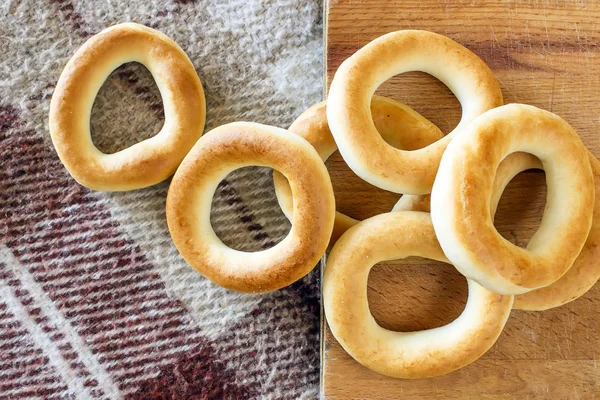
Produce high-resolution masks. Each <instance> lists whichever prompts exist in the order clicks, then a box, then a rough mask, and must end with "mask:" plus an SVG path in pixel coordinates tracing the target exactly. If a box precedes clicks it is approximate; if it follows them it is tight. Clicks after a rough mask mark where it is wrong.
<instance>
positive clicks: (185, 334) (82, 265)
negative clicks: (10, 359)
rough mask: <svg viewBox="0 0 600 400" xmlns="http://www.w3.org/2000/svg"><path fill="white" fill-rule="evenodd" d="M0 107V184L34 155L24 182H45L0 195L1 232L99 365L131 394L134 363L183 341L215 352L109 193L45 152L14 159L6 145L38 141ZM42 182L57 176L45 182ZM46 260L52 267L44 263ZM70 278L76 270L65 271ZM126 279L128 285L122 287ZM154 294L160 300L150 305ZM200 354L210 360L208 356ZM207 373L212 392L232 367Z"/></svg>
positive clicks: (161, 357)
mask: <svg viewBox="0 0 600 400" xmlns="http://www.w3.org/2000/svg"><path fill="white" fill-rule="evenodd" d="M2 115H5V117H4V120H7V121H8V120H10V121H12V122H10V123H7V125H9V124H10V126H11V127H13V128H12V129H8V130H5V131H1V132H0V159H3V160H4V159H6V160H7V163H6V167H5V168H3V169H1V170H0V188H3V187H6V186H8V185H7V184H10V183H11V182H13V181H14V180H16V179H22V175H23V173H22V171H23V169H22V168H21V165H28V164H29V163H30V161H31V160H32V159H35V163H36V166H35V168H32V169H31V170H33V171H35V173H31V174H30V173H29V172H26V174H28V175H31V176H28V180H29V182H30V183H28V185H31V186H32V187H34V188H35V187H36V185H38V184H39V185H41V184H44V185H45V186H44V193H42V194H40V193H38V192H37V191H36V190H23V191H21V190H19V186H18V185H15V186H12V187H11V193H12V195H13V196H15V197H17V198H16V199H15V198H11V197H10V196H9V198H5V197H3V198H0V209H2V210H3V211H5V210H6V212H3V213H1V214H0V229H1V232H6V233H8V235H7V236H6V238H5V241H6V245H7V247H8V248H9V249H10V250H11V251H12V253H13V254H14V255H15V256H16V257H17V258H18V259H19V260H20V263H21V264H22V267H23V268H26V269H27V270H28V271H29V273H30V274H31V275H32V276H33V279H34V280H35V282H37V283H38V284H39V285H40V286H41V288H42V289H43V290H44V291H45V292H46V294H47V295H48V297H49V298H50V299H51V300H52V301H53V303H54V305H55V306H56V308H57V310H58V311H59V312H60V313H62V315H64V316H65V318H66V319H67V320H68V321H69V322H70V324H71V325H72V326H73V327H74V328H75V331H76V332H77V333H78V334H79V335H80V336H81V337H82V338H83V339H84V341H85V343H86V346H88V347H89V349H90V351H91V352H92V354H95V355H96V357H97V358H98V360H100V364H101V365H102V364H106V363H110V364H107V365H108V366H109V367H110V368H105V369H109V370H110V371H111V372H110V375H111V376H112V377H113V379H114V381H115V382H118V383H117V384H118V385H119V387H120V389H121V390H122V391H123V392H124V393H125V394H127V393H130V392H134V391H135V390H136V387H135V386H134V385H131V383H130V382H129V383H128V381H126V380H125V379H126V378H124V377H125V376H126V375H128V374H132V373H134V372H135V373H137V374H138V376H140V375H139V371H146V372H148V371H150V372H151V371H156V372H157V373H158V372H159V371H160V368H162V367H161V366H163V365H165V364H170V363H172V362H175V360H177V359H178V358H180V357H182V356H183V355H185V354H188V353H189V351H190V348H191V349H193V351H196V352H198V354H206V355H207V357H208V356H211V357H212V353H210V351H209V350H205V349H204V347H205V346H210V344H208V343H207V342H206V340H205V339H203V338H202V337H201V335H200V334H199V333H198V331H197V330H196V329H195V328H194V327H193V325H192V324H191V320H190V319H189V316H188V314H187V310H186V309H185V307H184V306H183V304H181V302H179V301H177V300H174V299H171V298H169V296H168V295H167V292H166V290H165V287H164V284H163V282H162V280H161V278H160V276H159V275H158V274H157V272H156V268H158V267H156V266H154V265H152V263H150V262H149V261H148V260H147V259H146V258H145V257H143V254H142V251H141V249H140V248H139V247H138V246H137V245H136V244H135V243H134V242H132V241H131V240H130V239H129V238H128V237H127V236H126V234H125V231H124V230H123V229H121V228H120V226H119V225H118V224H113V223H107V221H112V217H111V213H110V210H109V208H108V207H109V204H108V201H107V200H105V199H103V198H102V197H101V195H98V194H96V193H93V192H89V191H88V190H87V189H85V188H83V187H81V186H80V185H79V184H77V183H76V182H75V181H74V180H72V179H71V178H69V177H68V175H66V174H65V172H64V168H63V166H62V165H61V164H60V162H59V160H58V157H56V155H55V154H54V152H52V151H46V150H44V151H42V150H40V151H39V152H37V153H35V154H31V153H29V152H22V153H20V155H19V156H18V158H17V159H15V158H14V156H13V154H12V153H11V149H12V148H14V147H15V146H16V147H18V144H19V143H23V142H24V141H26V142H27V143H29V144H30V145H31V144H38V143H41V142H42V139H41V138H40V137H38V136H36V134H35V133H34V132H32V131H28V130H24V129H22V128H20V126H19V122H18V121H16V122H15V121H14V118H12V117H13V116H14V111H12V110H9V109H7V108H2V107H0V118H2ZM6 115H8V116H6ZM9 117H10V118H9ZM11 118H12V120H11ZM0 120H1V119H0ZM47 182H54V183H55V184H54V185H46V183H47ZM64 218H70V220H69V223H68V224H64V223H63V222H61V220H62V219H64ZM23 224H26V225H28V226H36V227H41V226H43V227H44V233H43V235H39V229H28V230H22V229H19V228H17V226H22V225H23ZM67 229H68V231H69V234H68V236H67V237H66V238H63V233H64V232H63V230H67ZM74 230H75V231H78V232H79V236H78V237H77V236H75V237H74V235H73V231H74ZM11 232H13V233H12V234H11ZM15 234H16V236H15ZM64 246H69V250H68V251H65V247H64ZM95 252H104V253H102V256H103V257H96V255H95V254H94V253H95ZM88 253H89V254H88ZM74 255H75V256H74ZM88 255H89V257H88ZM49 264H51V265H52V268H47V265H49ZM161 268H168V266H161ZM72 276H77V278H76V279H69V277H72ZM106 277H110V278H109V279H110V283H109V284H107V285H103V284H100V285H99V286H98V285H97V284H96V283H95V282H96V281H98V280H104V279H106ZM90 283H91V284H90ZM123 284H131V285H132V286H131V287H130V288H129V287H128V288H127V289H128V290H126V291H122V290H120V288H121V287H122V285H123ZM69 287H70V289H71V290H70V291H68V289H69ZM86 293H90V294H91V293H94V296H86V295H85V294H86ZM96 293H99V294H98V295H96ZM73 295H75V297H73ZM129 296H135V298H136V299H137V301H133V302H132V301H129V300H128V298H129ZM161 298H163V299H165V300H166V301H165V302H164V303H159V305H158V306H157V305H156V303H155V304H151V302H152V301H155V300H158V299H161ZM73 299H77V301H73ZM148 327H151V328H152V329H151V330H148V329H146V328H148ZM115 338H119V340H114V339H115ZM160 340H167V342H168V345H166V344H159V345H158V346H153V343H156V342H157V341H160ZM105 343H106V345H104V344H105ZM65 350H66V349H65ZM207 351H208V353H207ZM138 357H139V358H138ZM67 358H70V357H67ZM69 361H71V360H69ZM79 361H81V360H78V359H73V360H72V362H71V364H70V365H72V366H77V363H78V362H79ZM202 362H204V363H207V364H213V363H214V362H215V361H214V359H213V358H210V359H206V360H202ZM211 371H212V374H213V375H211V381H210V385H209V386H210V387H211V390H212V391H215V392H218V391H221V393H228V392H227V389H226V388H227V387H228V385H229V380H230V379H229V377H230V375H229V374H230V373H229V372H228V371H227V370H226V368H225V367H224V366H221V367H219V368H217V369H214V370H211ZM92 378H93V377H92ZM170 384H171V385H174V386H176V385H177V383H176V382H170ZM235 390H236V391H239V390H242V391H243V390H245V389H243V388H242V389H239V388H235Z"/></svg>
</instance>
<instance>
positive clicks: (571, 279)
mask: <svg viewBox="0 0 600 400" xmlns="http://www.w3.org/2000/svg"><path fill="white" fill-rule="evenodd" d="M515 156H518V157H515ZM588 157H589V160H590V165H591V167H592V172H593V174H594V188H595V189H594V190H595V198H596V199H598V198H600V162H598V159H597V158H596V157H594V155H593V154H591V153H590V152H588ZM507 162H508V163H507ZM503 167H504V168H503ZM527 169H542V165H541V163H540V162H539V160H538V159H537V158H535V157H533V156H532V155H530V154H526V153H517V154H511V155H510V156H508V157H507V158H506V159H505V160H504V161H502V164H500V168H498V173H497V174H496V181H495V183H494V186H495V189H494V197H496V198H497V199H496V200H492V205H495V204H497V203H498V200H499V199H500V195H501V194H502V192H503V191H504V189H505V188H506V186H507V185H508V183H509V182H510V181H511V180H512V179H513V178H514V177H515V176H516V175H517V174H518V173H520V172H522V171H525V170H527ZM495 211H496V210H495V206H494V208H493V209H492V215H494V214H495ZM599 260H600V202H599V201H595V202H594V213H593V220H592V228H591V229H590V233H589V235H588V237H587V239H586V241H585V244H584V246H583V249H582V250H581V253H579V256H578V257H577V259H576V260H575V262H574V263H573V266H572V267H571V268H569V270H568V271H567V272H566V273H565V274H564V275H563V276H561V277H560V278H559V279H558V280H557V281H556V282H554V283H552V284H550V285H548V286H546V287H543V288H540V289H536V290H532V291H530V292H527V293H524V294H520V295H518V296H515V303H514V305H513V308H517V309H520V310H532V311H541V310H547V309H550V308H554V307H559V306H562V305H563V304H566V303H568V302H570V301H573V300H575V299H577V298H579V297H581V296H583V295H584V294H585V293H586V292H587V291H588V290H590V289H591V288H592V286H594V284H595V283H596V282H597V281H598V279H599V278H600V262H599Z"/></svg>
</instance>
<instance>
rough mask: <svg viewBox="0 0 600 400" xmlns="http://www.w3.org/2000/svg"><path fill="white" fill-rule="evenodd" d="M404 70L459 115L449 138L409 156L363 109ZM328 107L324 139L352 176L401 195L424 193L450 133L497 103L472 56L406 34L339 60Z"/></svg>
mask: <svg viewBox="0 0 600 400" xmlns="http://www.w3.org/2000/svg"><path fill="white" fill-rule="evenodd" d="M408 71H422V72H426V73H428V74H431V75H433V76H434V77H436V78H438V79H439V80H440V81H442V82H443V83H444V84H445V85H446V86H448V88H450V90H451V91H452V92H453V93H454V94H455V95H456V97H457V98H458V100H459V102H460V104H461V106H462V109H463V113H462V119H461V121H460V123H459V124H458V126H457V127H456V128H455V129H454V130H453V131H452V132H450V133H449V134H448V135H447V136H445V137H444V138H442V139H440V140H438V141H437V142H435V143H433V144H430V145H429V146H426V147H424V148H422V149H419V150H413V151H407V150H400V149H396V148H394V147H392V146H390V145H389V144H388V143H386V141H385V140H384V139H383V138H382V137H381V135H379V133H378V132H377V128H376V127H375V125H374V124H373V118H372V116H371V112H370V109H369V103H370V101H371V97H372V96H373V93H375V90H376V89H377V87H378V86H379V85H381V84H382V83H383V82H384V81H386V80H387V79H389V78H391V77H393V76H394V75H397V74H401V73H403V72H408ZM328 102H329V107H328V109H327V119H328V121H329V126H330V128H331V132H332V133H333V136H334V137H335V141H336V143H337V145H338V147H339V150H340V153H341V154H342V157H343V158H344V160H345V161H346V163H347V164H348V166H349V167H350V168H351V169H352V171H354V173H355V174H356V175H358V176H360V177H361V178H362V179H364V180H365V181H367V182H369V183H370V184H372V185H375V186H377V187H380V188H382V189H386V190H389V191H392V192H395V193H407V194H426V193H430V192H431V187H432V185H433V181H434V179H435V175H436V172H437V169H438V166H439V162H440V158H441V157H442V154H443V152H444V150H445V149H446V146H447V145H448V143H450V141H451V140H452V138H453V137H454V136H455V134H456V132H458V131H460V129H461V128H462V127H463V126H464V125H465V124H467V123H469V122H470V121H472V120H473V119H474V118H476V117H477V116H479V115H481V114H482V113H483V112H485V111H487V110H489V109H491V108H494V107H498V106H501V105H502V104H503V101H502V92H501V90H500V86H499V85H498V81H497V80H496V78H495V77H494V75H493V73H492V71H491V70H490V69H489V68H488V66H487V65H486V64H485V63H484V62H483V61H482V60H481V59H480V58H479V57H477V56H476V55H475V54H473V53H472V52H471V51H469V50H468V49H466V48H465V47H463V46H461V45H460V44H458V43H456V42H455V41H453V40H451V39H449V38H447V37H445V36H442V35H438V34H435V33H432V32H427V31H413V30H407V31H398V32H392V33H389V34H387V35H383V36H381V37H379V38H377V39H375V40H373V41H372V42H370V43H369V44H367V45H366V46H364V47H363V48H361V49H360V50H358V51H357V52H356V53H354V55H352V56H351V57H350V58H348V59H347V60H346V61H344V62H343V63H342V65H341V66H340V67H339V69H338V70H337V71H336V73H335V76H334V78H333V81H332V83H331V87H330V89H329V96H328Z"/></svg>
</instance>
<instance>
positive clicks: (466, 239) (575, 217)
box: [431, 104, 594, 294]
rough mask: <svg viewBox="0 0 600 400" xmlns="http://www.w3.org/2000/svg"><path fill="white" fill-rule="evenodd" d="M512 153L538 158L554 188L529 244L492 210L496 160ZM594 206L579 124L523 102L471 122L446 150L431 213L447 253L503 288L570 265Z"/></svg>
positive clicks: (543, 282) (551, 278)
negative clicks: (510, 235)
mask: <svg viewBox="0 0 600 400" xmlns="http://www.w3.org/2000/svg"><path fill="white" fill-rule="evenodd" d="M514 152H525V153H530V154H533V155H534V156H536V157H537V158H539V160H540V161H541V163H542V166H543V168H544V171H545V172H546V184H547V187H548V194H547V199H546V209H545V212H544V216H543V218H542V222H541V224H540V227H539V229H538V231H537V232H536V233H535V235H534V236H533V237H532V238H531V240H530V241H529V244H528V245H527V247H526V248H521V247H518V246H516V245H514V244H512V243H510V242H509V241H508V240H506V239H504V238H503V237H502V236H501V235H500V234H499V233H498V231H497V230H496V229H495V228H494V223H493V218H492V213H491V204H492V198H493V192H494V179H495V176H496V171H497V169H498V165H499V164H500V162H501V161H502V160H503V159H504V158H505V157H506V156H507V155H509V154H511V153H514ZM593 209H594V178H593V175H592V169H591V167H590V162H589V156H588V151H587V150H586V148H585V147H584V146H583V143H582V142H581V140H580V139H579V137H578V136H577V134H576V133H575V131H574V130H573V129H572V128H571V127H570V126H569V124H567V123H566V122H565V121H564V120H563V119H562V118H560V117H558V116H557V115H555V114H552V113H550V112H548V111H544V110H540V109H538V108H536V107H533V106H526V105H521V104H509V105H506V106H502V107H498V108H496V109H493V110H490V111H488V112H486V113H485V114H483V115H481V116H480V117H478V118H477V119H475V120H474V121H473V122H472V123H471V124H469V125H468V126H465V127H464V128H463V129H462V131H461V132H460V134H459V135H457V136H456V137H455V138H454V140H453V141H452V142H451V143H450V145H449V146H448V148H447V149H446V152H445V153H444V156H443V157H442V161H441V163H440V169H439V172H438V175H437V178H436V180H435V184H434V185H433V191H432V193H431V218H432V220H433V225H434V227H435V231H436V234H437V237H438V239H439V241H440V244H441V246H442V249H444V253H445V254H446V256H447V257H448V259H450V261H451V262H452V264H453V265H454V266H455V267H456V268H457V269H458V270H459V271H460V272H461V273H462V274H463V275H465V276H466V277H467V278H470V279H472V280H475V281H476V282H478V283H479V284H480V285H482V286H485V287H486V288H487V289H489V290H493V291H495V292H497V293H502V294H521V293H525V292H528V291H530V290H532V289H537V288H540V287H543V286H547V285H550V284H551V283H553V282H555V281H556V280H558V279H559V278H560V277H561V276H562V275H563V274H564V273H565V272H567V270H568V269H569V268H570V267H571V265H573V262H574V261H575V259H576V258H577V256H578V255H579V253H580V251H581V249H582V248H583V246H584V243H585V241H586V239H587V237H588V233H589V231H590V227H591V224H592V211H593ZM557 232H560V234H557Z"/></svg>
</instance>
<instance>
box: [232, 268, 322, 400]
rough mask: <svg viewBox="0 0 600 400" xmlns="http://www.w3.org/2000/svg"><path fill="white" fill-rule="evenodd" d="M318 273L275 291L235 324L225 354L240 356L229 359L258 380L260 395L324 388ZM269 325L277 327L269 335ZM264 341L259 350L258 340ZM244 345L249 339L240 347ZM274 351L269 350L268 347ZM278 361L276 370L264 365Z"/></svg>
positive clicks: (289, 393) (292, 393)
mask: <svg viewBox="0 0 600 400" xmlns="http://www.w3.org/2000/svg"><path fill="white" fill-rule="evenodd" d="M318 288H319V278H318V271H313V272H312V273H311V274H309V275H308V276H307V277H305V278H303V279H302V280H300V281H298V282H296V283H294V284H292V285H290V286H288V287H286V288H283V289H281V290H280V291H278V292H276V293H273V294H272V295H271V296H269V297H266V298H265V299H264V300H262V301H261V302H260V303H259V304H258V306H257V307H256V309H255V310H253V311H252V312H251V313H250V314H249V315H247V316H246V317H245V318H243V319H241V320H240V322H239V323H238V324H236V325H235V326H233V327H232V328H231V329H230V330H229V331H228V332H227V334H226V335H224V336H223V337H222V338H221V339H222V343H223V342H225V343H228V344H229V345H223V344H221V346H223V347H222V351H223V352H224V354H236V355H237V357H236V358H234V359H231V360H228V361H229V362H234V363H236V365H238V366H239V367H238V369H239V370H240V371H245V372H244V376H249V377H252V378H253V379H256V381H257V385H258V387H259V388H260V393H261V394H264V395H267V394H269V393H271V392H273V391H274V390H275V389H276V390H281V388H284V387H285V388H287V390H286V391H285V392H284V393H286V394H287V395H289V397H290V398H296V397H298V396H300V395H301V394H302V393H304V391H305V390H306V388H307V387H316V386H318V379H319V374H318V368H319V318H320V293H319V289H318ZM264 326H277V327H278V330H277V332H269V333H268V334H265V332H264V328H263V327H264ZM259 340H260V341H261V342H262V344H261V346H260V347H259V348H258V350H260V351H263V353H261V354H260V357H259V356H258V355H257V354H256V353H255V351H256V349H255V347H254V346H255V343H256V342H257V341H259ZM240 343H244V345H243V346H240V345H239V344H240ZM265 349H268V350H265ZM265 364H266V365H271V364H277V365H278V366H279V368H278V369H277V370H276V371H270V370H269V371H266V370H265V369H264V365H265Z"/></svg>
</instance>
